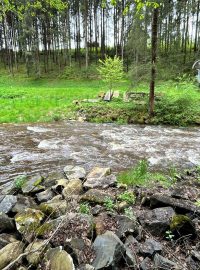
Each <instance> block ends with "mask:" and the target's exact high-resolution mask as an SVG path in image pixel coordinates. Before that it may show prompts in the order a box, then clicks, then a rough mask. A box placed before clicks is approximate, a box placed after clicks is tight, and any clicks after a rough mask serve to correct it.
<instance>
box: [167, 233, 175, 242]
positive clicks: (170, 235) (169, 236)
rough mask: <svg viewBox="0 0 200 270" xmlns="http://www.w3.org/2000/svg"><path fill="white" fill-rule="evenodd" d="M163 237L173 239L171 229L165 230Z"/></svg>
mask: <svg viewBox="0 0 200 270" xmlns="http://www.w3.org/2000/svg"><path fill="white" fill-rule="evenodd" d="M165 235H166V236H165V238H166V239H167V240H170V241H173V239H174V236H175V235H174V234H173V233H172V231H170V230H168V231H166V232H165Z"/></svg>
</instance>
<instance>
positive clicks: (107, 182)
mask: <svg viewBox="0 0 200 270" xmlns="http://www.w3.org/2000/svg"><path fill="white" fill-rule="evenodd" d="M116 183H117V178H116V176H115V175H108V176H104V177H102V178H88V179H87V180H86V182H85V183H84V187H85V188H107V187H111V186H114V185H115V184H116Z"/></svg>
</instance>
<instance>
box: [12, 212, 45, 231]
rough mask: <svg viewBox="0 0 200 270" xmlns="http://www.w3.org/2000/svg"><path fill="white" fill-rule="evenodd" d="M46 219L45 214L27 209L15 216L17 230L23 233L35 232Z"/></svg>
mask: <svg viewBox="0 0 200 270" xmlns="http://www.w3.org/2000/svg"><path fill="white" fill-rule="evenodd" d="M43 219H44V214H43V213H42V212H41V211H39V210H36V209H31V208H27V209H25V210H24V211H23V212H21V213H18V214H17V215H16V216H15V222H16V227H17V230H18V231H19V232H21V233H24V232H26V233H28V232H29V233H30V232H34V231H35V229H36V228H38V227H39V226H40V223H41V221H42V220H43Z"/></svg>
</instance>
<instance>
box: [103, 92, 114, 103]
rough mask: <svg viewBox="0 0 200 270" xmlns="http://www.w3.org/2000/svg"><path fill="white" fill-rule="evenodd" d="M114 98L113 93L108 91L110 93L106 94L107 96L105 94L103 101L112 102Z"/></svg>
mask: <svg viewBox="0 0 200 270" xmlns="http://www.w3.org/2000/svg"><path fill="white" fill-rule="evenodd" d="M112 96H113V91H108V92H106V94H105V96H104V98H103V100H104V101H111V99H112Z"/></svg>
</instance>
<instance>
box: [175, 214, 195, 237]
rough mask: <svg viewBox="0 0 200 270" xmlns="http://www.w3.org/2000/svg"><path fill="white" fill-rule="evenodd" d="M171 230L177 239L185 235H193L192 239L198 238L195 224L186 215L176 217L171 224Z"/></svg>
mask: <svg viewBox="0 0 200 270" xmlns="http://www.w3.org/2000/svg"><path fill="white" fill-rule="evenodd" d="M170 230H171V231H172V232H173V234H174V235H175V236H176V237H180V236H183V235H191V237H192V238H194V237H196V229H195V224H194V223H193V222H192V220H191V219H190V218H189V217H188V216H186V215H174V216H173V217H172V220H171V222H170Z"/></svg>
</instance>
